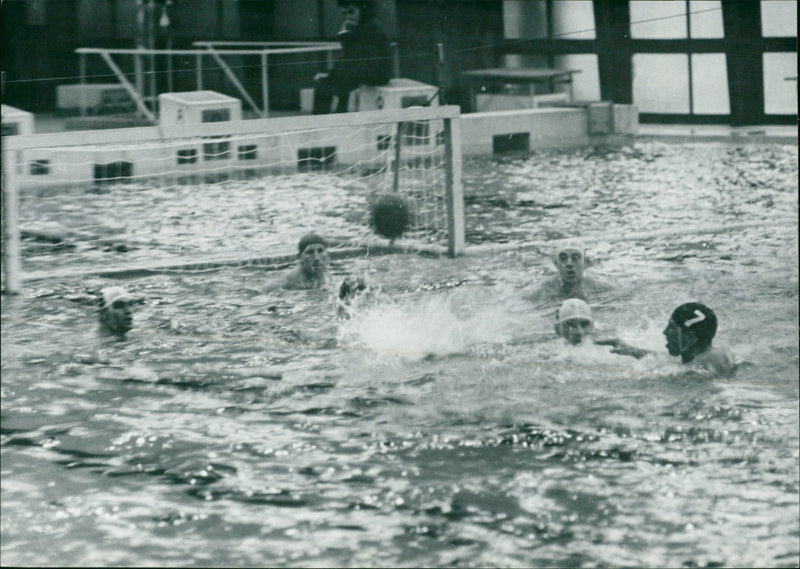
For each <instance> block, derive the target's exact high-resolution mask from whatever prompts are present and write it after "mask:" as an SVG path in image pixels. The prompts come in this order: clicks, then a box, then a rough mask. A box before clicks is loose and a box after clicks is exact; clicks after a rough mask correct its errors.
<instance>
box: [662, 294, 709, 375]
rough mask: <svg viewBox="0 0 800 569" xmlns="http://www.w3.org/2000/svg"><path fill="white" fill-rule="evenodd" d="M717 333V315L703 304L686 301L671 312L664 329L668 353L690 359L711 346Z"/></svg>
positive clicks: (685, 359)
mask: <svg viewBox="0 0 800 569" xmlns="http://www.w3.org/2000/svg"><path fill="white" fill-rule="evenodd" d="M716 333H717V315H716V314H714V311H713V310H711V309H710V308H709V307H708V306H706V305H705V304H702V303H699V302H687V303H685V304H681V305H680V306H679V307H678V308H676V309H675V310H674V311H673V312H672V316H670V318H669V324H667V327H666V328H665V329H664V336H666V338H667V350H668V351H669V353H670V355H673V356H681V357H682V358H683V359H684V361H691V359H692V358H693V357H694V356H695V355H697V354H699V353H702V352H704V351H706V350H707V349H708V348H710V347H711V341H712V340H713V339H714V335H715V334H716Z"/></svg>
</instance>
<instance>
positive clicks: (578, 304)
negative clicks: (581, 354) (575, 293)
mask: <svg viewBox="0 0 800 569" xmlns="http://www.w3.org/2000/svg"><path fill="white" fill-rule="evenodd" d="M592 330H594V318H592V309H591V308H589V305H588V304H586V303H585V302H584V301H582V300H581V299H579V298H570V299H568V300H565V301H564V303H563V304H562V305H561V306H560V307H559V309H558V312H557V313H556V334H558V335H559V336H561V337H562V338H564V339H565V340H566V341H567V342H569V343H570V344H573V345H578V344H580V343H581V342H582V341H583V339H584V338H585V337H586V336H588V335H589V334H591V333H592Z"/></svg>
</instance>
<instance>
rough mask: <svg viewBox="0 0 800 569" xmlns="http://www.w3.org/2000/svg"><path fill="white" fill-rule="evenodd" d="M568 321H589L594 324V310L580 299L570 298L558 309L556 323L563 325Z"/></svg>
mask: <svg viewBox="0 0 800 569" xmlns="http://www.w3.org/2000/svg"><path fill="white" fill-rule="evenodd" d="M567 320H588V321H589V322H594V318H592V309H591V308H589V305H588V304H586V303H585V302H584V301H582V300H581V299H580V298H570V299H567V300H565V301H564V303H563V304H562V305H561V307H560V308H559V309H558V314H557V315H556V321H557V322H558V323H559V324H561V323H562V322H566V321H567Z"/></svg>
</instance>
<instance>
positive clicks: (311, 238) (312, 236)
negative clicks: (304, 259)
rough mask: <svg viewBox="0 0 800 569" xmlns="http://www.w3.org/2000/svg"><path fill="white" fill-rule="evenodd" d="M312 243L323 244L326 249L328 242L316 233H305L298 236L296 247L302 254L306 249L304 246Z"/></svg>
mask: <svg viewBox="0 0 800 569" xmlns="http://www.w3.org/2000/svg"><path fill="white" fill-rule="evenodd" d="M313 243H319V244H321V245H323V246H324V247H325V248H326V249H327V247H328V242H327V241H325V239H324V238H323V237H322V236H321V235H318V234H316V233H307V234H306V235H303V236H302V237H301V238H300V243H298V244H297V248H298V249H299V252H300V254H301V255H302V254H303V251H305V250H306V247H308V246H309V245H311V244H313Z"/></svg>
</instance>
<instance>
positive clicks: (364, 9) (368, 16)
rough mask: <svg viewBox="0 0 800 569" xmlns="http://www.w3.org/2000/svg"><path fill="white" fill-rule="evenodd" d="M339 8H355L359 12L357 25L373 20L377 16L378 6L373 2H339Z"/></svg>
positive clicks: (362, 0) (358, 0) (346, 0)
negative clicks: (349, 6) (348, 6)
mask: <svg viewBox="0 0 800 569" xmlns="http://www.w3.org/2000/svg"><path fill="white" fill-rule="evenodd" d="M338 4H339V6H347V5H351V6H356V7H357V8H358V9H359V10H360V15H359V23H364V22H366V21H368V20H374V19H375V18H376V17H377V15H378V6H377V5H376V3H375V1H374V0H339V2H338Z"/></svg>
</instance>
